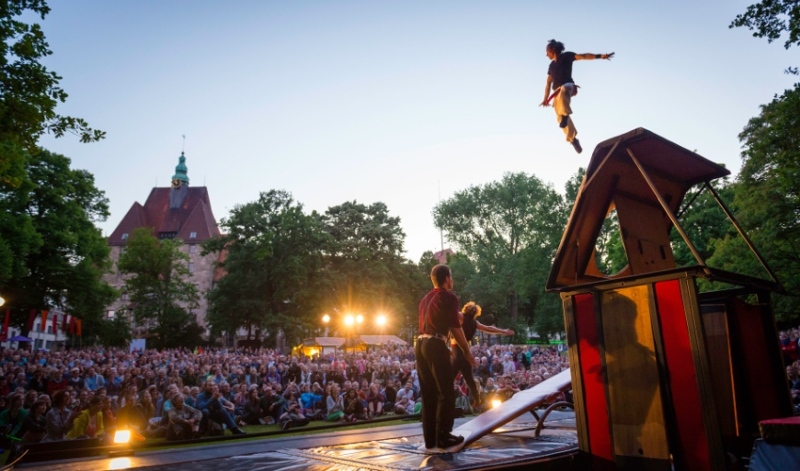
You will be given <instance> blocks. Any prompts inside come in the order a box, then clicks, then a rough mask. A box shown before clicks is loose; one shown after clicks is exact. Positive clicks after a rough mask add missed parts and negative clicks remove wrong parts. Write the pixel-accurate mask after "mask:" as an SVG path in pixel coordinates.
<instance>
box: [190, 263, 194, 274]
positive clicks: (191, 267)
mask: <svg viewBox="0 0 800 471" xmlns="http://www.w3.org/2000/svg"><path fill="white" fill-rule="evenodd" d="M189 273H194V262H189Z"/></svg>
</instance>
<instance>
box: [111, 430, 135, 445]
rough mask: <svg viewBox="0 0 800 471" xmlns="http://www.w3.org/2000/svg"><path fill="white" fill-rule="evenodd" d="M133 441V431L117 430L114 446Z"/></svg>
mask: <svg viewBox="0 0 800 471" xmlns="http://www.w3.org/2000/svg"><path fill="white" fill-rule="evenodd" d="M130 441H131V431H130V430H117V431H116V432H115V433H114V444H116V445H124V444H126V443H128V442H130Z"/></svg>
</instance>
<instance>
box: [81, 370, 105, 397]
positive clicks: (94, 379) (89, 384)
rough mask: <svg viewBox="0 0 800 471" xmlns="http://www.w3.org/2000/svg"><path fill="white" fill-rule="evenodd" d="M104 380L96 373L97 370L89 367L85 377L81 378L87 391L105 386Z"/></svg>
mask: <svg viewBox="0 0 800 471" xmlns="http://www.w3.org/2000/svg"><path fill="white" fill-rule="evenodd" d="M105 385H106V380H105V379H103V376H102V375H100V374H98V373H97V371H96V370H95V369H94V368H92V367H90V368H89V369H88V370H87V371H86V377H85V378H84V379H83V387H84V388H85V389H87V390H89V391H95V390H97V389H98V388H102V387H105Z"/></svg>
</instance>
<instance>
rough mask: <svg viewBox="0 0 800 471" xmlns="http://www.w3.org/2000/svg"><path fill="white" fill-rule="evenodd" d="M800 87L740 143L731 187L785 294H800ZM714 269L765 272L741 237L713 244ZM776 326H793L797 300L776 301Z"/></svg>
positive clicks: (765, 111)
mask: <svg viewBox="0 0 800 471" xmlns="http://www.w3.org/2000/svg"><path fill="white" fill-rule="evenodd" d="M798 109H800V84H796V85H795V86H794V88H792V89H789V90H786V91H785V92H784V93H783V94H782V95H780V96H776V97H775V98H774V99H773V100H772V102H770V103H769V104H767V105H763V106H762V107H761V114H760V115H759V116H756V117H755V118H752V119H751V120H750V121H749V122H748V124H747V126H745V128H744V130H743V131H742V133H741V134H740V135H739V139H740V140H741V141H742V147H743V150H742V162H743V163H742V169H741V171H740V172H739V176H738V178H737V181H736V183H735V184H734V197H733V206H734V208H735V209H736V215H737V219H738V220H739V221H740V222H741V224H742V226H744V228H745V230H748V231H749V235H750V237H751V239H752V240H753V243H754V244H755V245H756V247H758V248H759V250H760V251H761V253H762V255H763V256H764V257H765V258H766V260H767V261H768V262H769V263H770V265H771V266H772V268H773V269H774V270H775V272H776V273H777V276H778V278H779V280H780V281H781V282H782V283H783V285H784V288H786V290H787V291H789V292H790V293H794V294H795V295H796V293H800V219H798V215H800V115H798V113H797V110H798ZM714 248H715V252H714V255H713V257H711V259H712V260H711V261H710V262H709V263H713V264H714V265H715V266H720V268H725V269H728V270H730V271H734V272H738V273H743V274H747V275H752V276H758V277H761V278H765V277H767V274H766V272H765V270H764V269H763V268H762V267H761V265H760V264H759V263H758V262H757V260H756V259H755V257H753V256H752V255H751V254H750V253H749V250H748V249H747V247H745V245H744V241H742V240H741V238H739V237H723V238H720V239H718V240H717V241H716V242H715V246H714ZM774 309H775V313H776V317H777V318H778V319H779V320H783V321H788V320H793V321H794V322H796V321H797V319H798V315H797V310H796V299H795V298H794V297H787V296H776V299H775V302H774Z"/></svg>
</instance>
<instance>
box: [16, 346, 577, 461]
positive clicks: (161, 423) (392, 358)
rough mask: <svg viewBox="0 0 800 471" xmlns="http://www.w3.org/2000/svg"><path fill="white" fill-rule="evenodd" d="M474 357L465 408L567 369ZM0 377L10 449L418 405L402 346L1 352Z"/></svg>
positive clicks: (362, 414)
mask: <svg viewBox="0 0 800 471" xmlns="http://www.w3.org/2000/svg"><path fill="white" fill-rule="evenodd" d="M472 352H473V354H474V355H475V358H476V363H477V365H478V366H477V367H476V368H474V370H473V373H474V377H475V380H476V383H477V385H478V391H479V396H478V397H479V401H475V400H470V399H469V387H468V385H467V384H466V383H465V381H464V378H463V377H461V376H459V377H457V378H456V380H455V381H454V383H453V388H454V391H455V395H456V397H457V398H458V400H459V401H460V403H461V404H462V405H463V406H464V407H466V408H481V407H485V405H486V403H487V402H488V401H489V400H491V399H492V398H495V397H497V398H508V397H510V396H511V395H513V394H514V392H516V391H519V390H522V389H526V388H529V387H532V386H534V385H536V384H538V383H539V382H541V381H543V380H545V379H547V378H549V377H550V376H552V375H554V374H557V373H558V372H560V371H562V370H563V369H565V368H568V366H569V365H568V361H567V358H566V356H565V355H562V354H560V353H559V352H558V351H557V349H556V348H555V347H536V346H516V347H515V346H511V345H495V346H491V347H487V346H483V345H481V346H473V347H472ZM0 370H2V371H1V372H0V432H2V438H3V440H4V441H5V442H6V444H8V443H9V442H23V443H36V442H47V441H58V440H70V439H79V438H98V437H109V436H113V431H114V430H115V429H117V428H126V429H132V430H134V431H137V432H138V433H140V434H142V435H143V436H145V437H166V439H168V440H180V439H188V438H196V437H201V436H206V435H214V434H224V433H225V431H226V430H227V431H229V433H233V434H243V433H245V432H244V430H243V429H242V427H244V426H247V425H259V424H264V425H266V424H278V425H279V426H280V427H281V428H282V429H284V430H285V429H289V428H292V427H299V426H303V425H305V424H307V423H309V422H310V421H313V420H327V421H332V422H352V421H358V420H370V419H372V418H375V417H378V416H381V415H384V414H414V413H416V412H419V408H420V404H419V398H420V384H419V377H418V375H417V368H416V363H415V358H414V351H413V348H412V347H408V346H399V345H388V346H384V347H380V348H376V349H373V350H370V351H360V352H354V353H351V352H348V353H347V354H345V353H343V352H337V353H336V354H326V355H322V356H315V357H307V356H302V355H300V356H292V355H287V354H283V353H281V352H279V351H276V350H271V349H260V350H256V351H250V350H241V351H240V350H227V349H210V350H206V351H202V352H193V351H189V350H160V351H157V350H146V351H143V352H129V351H127V350H122V349H114V348H86V349H80V350H67V351H53V352H50V351H44V350H42V351H29V350H24V349H17V350H11V349H4V350H2V351H0ZM0 446H2V445H0Z"/></svg>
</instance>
